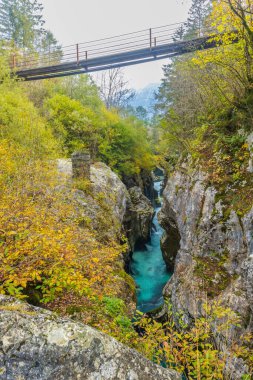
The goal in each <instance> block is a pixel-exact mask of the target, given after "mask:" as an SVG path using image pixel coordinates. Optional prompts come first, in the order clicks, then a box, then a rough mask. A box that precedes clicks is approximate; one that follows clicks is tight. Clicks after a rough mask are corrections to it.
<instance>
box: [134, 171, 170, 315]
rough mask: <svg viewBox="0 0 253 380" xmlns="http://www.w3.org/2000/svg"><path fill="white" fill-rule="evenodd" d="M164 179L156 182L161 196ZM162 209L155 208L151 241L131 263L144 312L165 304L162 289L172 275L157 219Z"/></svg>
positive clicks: (137, 251) (138, 300)
mask: <svg viewBox="0 0 253 380" xmlns="http://www.w3.org/2000/svg"><path fill="white" fill-rule="evenodd" d="M162 179H163V178H162V177H161V178H160V179H159V181H156V182H155V184H154V186H155V189H156V190H157V191H158V194H159V197H160V195H161V187H162ZM160 209H161V207H156V209H155V216H154V219H153V226H154V227H153V228H152V231H151V240H150V242H149V243H148V244H146V246H145V248H144V249H143V250H136V251H134V253H133V255H132V260H131V263H130V273H131V275H132V277H133V278H134V280H135V283H136V285H137V291H136V292H137V309H138V310H140V311H141V312H144V313H145V312H148V311H151V310H153V309H155V308H157V307H159V306H161V305H162V304H163V302H164V300H163V296H162V290H163V287H164V286H165V284H166V282H167V281H168V280H169V278H170V277H171V275H172V273H169V272H168V271H167V268H166V265H165V262H164V260H163V256H162V252H161V248H160V239H161V236H162V234H163V229H162V228H161V226H160V225H159V223H158V220H157V213H158V212H159V211H160Z"/></svg>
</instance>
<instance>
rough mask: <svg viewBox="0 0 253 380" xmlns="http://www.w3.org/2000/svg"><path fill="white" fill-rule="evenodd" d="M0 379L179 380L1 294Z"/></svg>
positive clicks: (109, 341) (100, 337) (95, 334)
mask: <svg viewBox="0 0 253 380" xmlns="http://www.w3.org/2000/svg"><path fill="white" fill-rule="evenodd" d="M0 379H1V380H14V379H22V380H65V379H66V380H70V379H71V380H75V379H76V380H77V379H78V380H83V379H87V380H106V379H108V380H113V379H119V380H149V379H150V380H152V379H153V380H160V379H161V380H162V379H164V380H165V379H167V380H179V379H181V376H180V375H179V374H177V373H176V372H175V371H173V370H166V369H163V368H162V367H158V366H157V365H155V364H154V363H152V362H150V361H148V360H146V359H145V358H144V357H142V356H141V355H140V354H139V353H137V352H136V351H134V350H131V349H129V348H127V347H125V346H123V345H122V344H120V343H118V342H117V341H116V340H114V339H113V338H111V337H109V336H107V335H105V334H102V333H100V332H99V331H97V330H94V329H92V328H90V327H89V326H86V325H83V324H81V323H76V322H75V323H74V322H72V321H70V320H68V319H63V318H59V317H56V316H55V315H54V314H52V313H51V312H49V311H45V310H42V309H39V308H36V307H33V306H30V305H28V304H25V303H22V302H20V301H17V300H15V299H13V298H11V297H6V296H3V295H1V296H0Z"/></svg>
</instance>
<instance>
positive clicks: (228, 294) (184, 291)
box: [160, 162, 253, 380]
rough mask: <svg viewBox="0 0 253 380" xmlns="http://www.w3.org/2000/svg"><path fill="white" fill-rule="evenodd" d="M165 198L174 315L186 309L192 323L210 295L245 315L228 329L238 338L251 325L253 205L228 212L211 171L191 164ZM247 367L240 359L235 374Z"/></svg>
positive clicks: (178, 175)
mask: <svg viewBox="0 0 253 380" xmlns="http://www.w3.org/2000/svg"><path fill="white" fill-rule="evenodd" d="M163 196H164V204H163V207H162V210H161V213H160V222H161V224H162V226H163V227H164V229H165V231H166V233H165V236H164V238H163V241H165V242H168V244H167V245H163V248H164V250H165V253H164V257H165V259H166V258H167V264H168V265H169V266H170V268H171V267H172V266H173V265H174V274H173V276H172V277H171V279H170V281H169V282H168V284H167V285H166V287H165V290H164V293H165V296H166V297H167V298H170V299H171V302H172V305H173V311H174V314H175V313H176V312H179V311H180V312H183V316H184V320H185V322H186V323H188V324H190V323H191V321H192V319H193V318H195V317H196V316H199V315H201V313H202V307H201V305H202V303H203V302H204V300H205V299H206V297H207V298H208V299H209V300H210V302H212V300H214V299H221V300H222V301H223V302H224V304H226V305H227V306H229V307H230V308H231V309H232V310H234V311H235V312H237V313H239V314H240V316H241V317H242V321H243V323H242V326H241V327H237V328H235V329H233V331H230V332H228V334H233V338H235V339H236V340H237V341H239V340H240V336H241V334H242V333H243V332H245V331H252V329H253V206H252V207H251V208H250V210H249V211H247V212H246V213H245V214H244V215H240V216H239V215H237V213H236V211H235V210H233V209H229V212H228V208H227V206H226V205H225V204H224V203H223V202H222V200H221V199H219V197H218V196H217V190H216V189H215V188H214V187H213V186H211V185H210V183H209V182H208V180H207V175H206V174H204V172H203V171H200V170H198V168H194V169H193V168H192V166H191V164H190V162H188V163H184V164H182V165H181V166H180V167H178V168H177V170H176V171H175V172H174V173H173V174H172V175H171V176H170V178H169V179H168V181H167V185H166V187H165V189H164V192H163ZM228 341H229V339H228ZM217 342H218V341H217ZM246 369H247V368H246V367H245V366H244V364H243V363H240V362H237V364H236V365H235V366H234V367H233V369H232V370H231V372H232V378H233V379H234V380H235V379H241V376H242V374H243V373H246V372H244V371H246Z"/></svg>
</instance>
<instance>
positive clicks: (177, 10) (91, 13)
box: [41, 0, 190, 90]
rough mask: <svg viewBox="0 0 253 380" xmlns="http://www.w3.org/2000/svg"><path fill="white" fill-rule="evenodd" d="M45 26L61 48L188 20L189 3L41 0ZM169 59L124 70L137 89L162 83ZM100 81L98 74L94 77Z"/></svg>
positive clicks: (182, 0)
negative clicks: (164, 69)
mask: <svg viewBox="0 0 253 380" xmlns="http://www.w3.org/2000/svg"><path fill="white" fill-rule="evenodd" d="M41 3H42V4H43V6H44V18H45V20H46V24H45V27H46V28H47V29H50V30H51V31H52V32H53V34H54V35H55V37H56V38H57V40H58V41H59V42H60V44H61V45H62V46H66V45H70V44H76V43H81V42H87V41H91V40H94V39H100V38H105V37H112V36H115V35H118V34H123V33H131V32H135V31H138V30H142V29H149V28H154V27H157V26H162V25H169V24H173V23H177V22H182V21H185V20H186V18H187V12H188V9H189V6H190V0H152V1H151V0H124V1H122V0H89V1H88V0H41ZM166 63H168V60H161V61H156V62H152V63H145V64H141V65H135V66H131V67H127V68H124V69H123V72H124V77H125V79H126V81H128V83H129V87H132V88H134V89H136V90H138V89H140V88H143V87H145V86H147V85H148V84H150V83H159V82H160V80H161V78H162V66H163V65H164V64H166ZM93 77H94V79H98V78H97V77H98V75H97V74H93Z"/></svg>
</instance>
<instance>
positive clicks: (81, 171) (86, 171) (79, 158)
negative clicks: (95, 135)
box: [71, 151, 91, 179]
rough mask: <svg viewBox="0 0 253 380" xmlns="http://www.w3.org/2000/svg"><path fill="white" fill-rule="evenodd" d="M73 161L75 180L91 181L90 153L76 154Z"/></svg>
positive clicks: (72, 156) (72, 158)
mask: <svg viewBox="0 0 253 380" xmlns="http://www.w3.org/2000/svg"><path fill="white" fill-rule="evenodd" d="M71 161H72V174H73V178H80V179H81V178H85V179H90V165H91V158H90V153H89V152H88V151H82V152H74V153H73V154H72V155H71Z"/></svg>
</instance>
